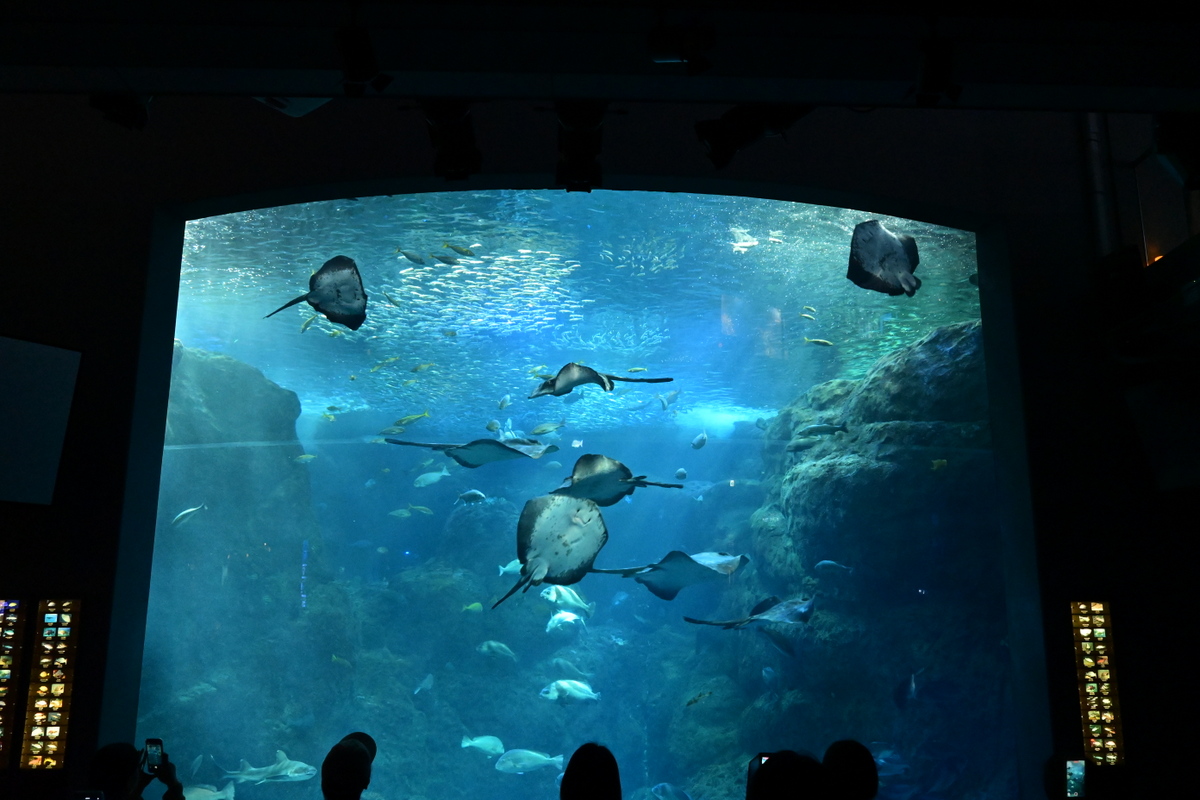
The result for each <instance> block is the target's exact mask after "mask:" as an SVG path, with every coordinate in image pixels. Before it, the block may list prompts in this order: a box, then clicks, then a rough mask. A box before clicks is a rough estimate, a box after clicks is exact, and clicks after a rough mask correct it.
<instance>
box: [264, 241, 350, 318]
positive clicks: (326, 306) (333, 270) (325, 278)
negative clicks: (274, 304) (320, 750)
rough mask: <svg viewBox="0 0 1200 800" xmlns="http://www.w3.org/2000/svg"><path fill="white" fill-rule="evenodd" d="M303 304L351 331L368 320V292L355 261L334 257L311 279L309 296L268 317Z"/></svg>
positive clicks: (282, 307) (302, 297) (284, 306)
mask: <svg viewBox="0 0 1200 800" xmlns="http://www.w3.org/2000/svg"><path fill="white" fill-rule="evenodd" d="M304 301H308V304H309V305H310V306H312V307H313V308H315V309H316V310H317V311H319V312H321V313H322V314H324V315H325V317H326V318H327V319H328V320H329V321H330V322H336V323H338V324H339V325H345V326H346V327H347V328H349V329H350V330H352V331H356V330H358V329H359V327H360V326H361V325H362V324H363V323H364V322H366V321H367V293H366V291H364V290H363V282H362V276H361V275H359V274H358V265H356V264H355V263H354V259H352V258H347V257H346V256H334V257H333V258H331V259H329V260H328V261H326V262H325V264H324V265H323V266H322V267H321V268H320V269H319V270H317V271H316V272H314V273H313V274H312V276H311V277H309V279H308V291H307V292H306V293H304V294H302V295H300V296H299V297H297V298H296V299H295V300H289V301H288V302H286V303H284V304H283V305H281V306H280V307H279V308H277V309H275V310H274V311H272V312H271V313H270V314H267V317H273V316H275V315H276V314H278V313H279V312H280V311H283V310H284V309H285V308H291V307H292V306H294V305H296V304H297V303H302V302H304ZM267 317H263V319H266V318H267ZM301 332H302V333H303V331H301Z"/></svg>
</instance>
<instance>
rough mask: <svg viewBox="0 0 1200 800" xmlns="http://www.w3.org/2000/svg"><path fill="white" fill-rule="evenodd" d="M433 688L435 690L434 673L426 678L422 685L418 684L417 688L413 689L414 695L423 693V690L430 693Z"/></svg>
mask: <svg viewBox="0 0 1200 800" xmlns="http://www.w3.org/2000/svg"><path fill="white" fill-rule="evenodd" d="M432 688H433V673H432V672H431V673H429V674H428V675H426V676H425V679H424V680H423V681H421V682H420V683H418V684H417V688H415V689H413V694H416V693H417V692H419V691H421V690H422V689H424V690H425V691H429V690H430V689H432Z"/></svg>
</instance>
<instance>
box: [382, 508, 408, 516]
mask: <svg viewBox="0 0 1200 800" xmlns="http://www.w3.org/2000/svg"><path fill="white" fill-rule="evenodd" d="M388 516H389V517H399V518H400V519H407V518H408V517H411V516H412V512H411V511H409V510H408V509H407V508H397V509H396V510H395V511H389V512H388Z"/></svg>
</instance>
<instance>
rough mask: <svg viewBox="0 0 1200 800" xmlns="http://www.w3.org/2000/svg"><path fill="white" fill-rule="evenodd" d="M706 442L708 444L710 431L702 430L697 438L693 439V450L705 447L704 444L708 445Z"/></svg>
mask: <svg viewBox="0 0 1200 800" xmlns="http://www.w3.org/2000/svg"><path fill="white" fill-rule="evenodd" d="M706 444H708V432H707V431H705V432H702V433H701V434H700V435H699V436H697V437H696V438H695V439H692V449H693V450H699V449H700V448H701V447H704V445H706Z"/></svg>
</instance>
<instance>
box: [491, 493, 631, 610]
mask: <svg viewBox="0 0 1200 800" xmlns="http://www.w3.org/2000/svg"><path fill="white" fill-rule="evenodd" d="M607 541H608V528H607V527H605V525H604V517H603V516H601V515H600V507H599V506H597V505H596V504H595V503H593V502H592V501H591V500H588V499H586V498H580V497H567V496H566V495H561V494H548V495H543V496H541V497H535V498H533V499H532V500H530V501H528V502H527V503H525V507H524V508H522V509H521V517H520V519H519V520H518V521H517V558H518V559H519V560H520V562H521V577H520V578H519V579H518V580H517V582H516V584H514V585H513V587H512V588H511V589H509V590H508V593H507V594H505V595H504V597H501V598H500V599H499V600H497V601H496V603H495V605H493V606H492V608H495V607H496V606H498V605H500V604H501V603H503V602H504V601H505V600H507V599H508V598H509V597H512V595H513V594H515V593H516V591H517V590H518V589H521V588H522V587H524V589H523V591H529V587H530V586H537V585H538V584H541V583H552V584H558V585H559V586H568V585H570V584H572V583H578V582H579V581H580V580H582V579H583V576H584V575H586V574H587V573H588V571H589V570H591V568H592V564H593V563H594V562H595V560H596V556H597V554H599V552H600V550H601V548H603V547H604V545H605V543H606V542H607Z"/></svg>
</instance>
